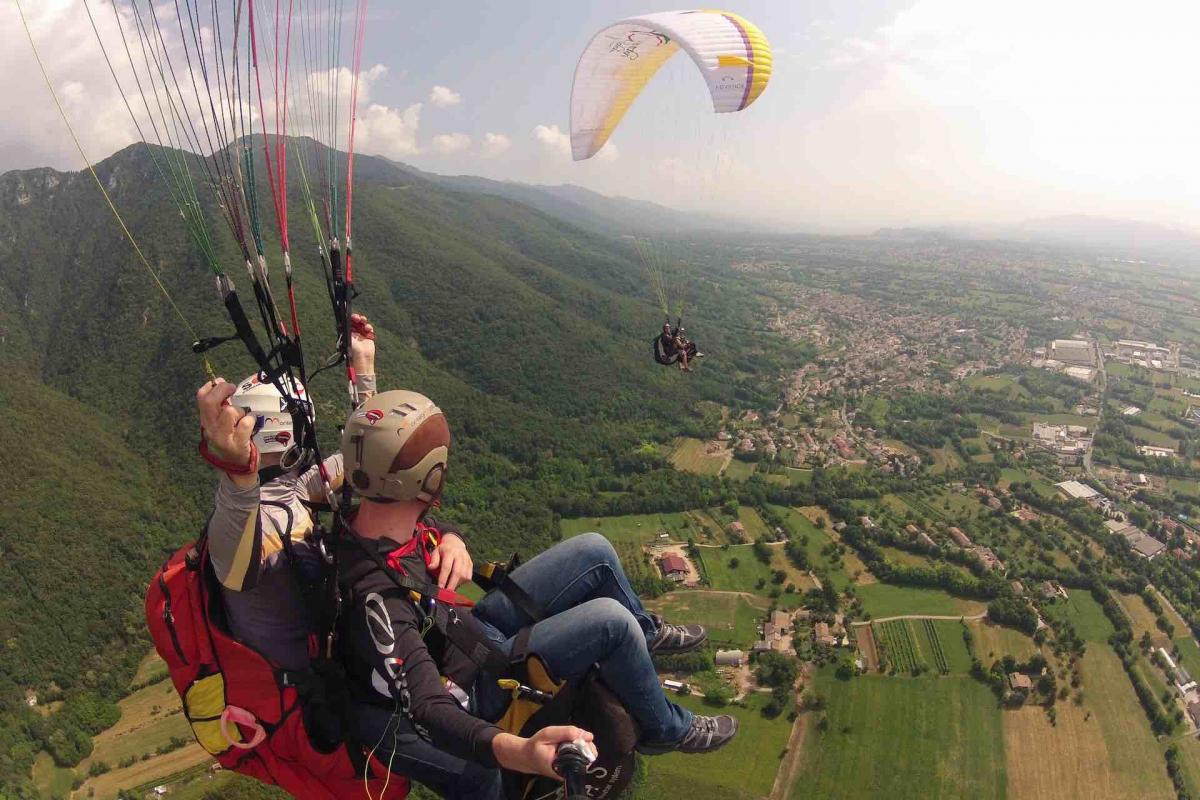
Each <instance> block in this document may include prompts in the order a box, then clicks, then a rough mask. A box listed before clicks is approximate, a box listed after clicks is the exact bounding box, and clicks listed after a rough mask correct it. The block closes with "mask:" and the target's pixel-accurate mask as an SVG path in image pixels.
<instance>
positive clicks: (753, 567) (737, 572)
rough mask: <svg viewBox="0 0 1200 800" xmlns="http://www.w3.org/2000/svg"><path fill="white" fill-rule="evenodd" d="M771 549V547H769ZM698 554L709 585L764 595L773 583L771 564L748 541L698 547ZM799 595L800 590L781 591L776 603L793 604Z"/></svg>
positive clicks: (714, 587)
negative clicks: (742, 543)
mask: <svg viewBox="0 0 1200 800" xmlns="http://www.w3.org/2000/svg"><path fill="white" fill-rule="evenodd" d="M776 547H778V545H776ZM774 549H775V548H774V547H773V548H772V550H774ZM700 557H701V559H702V560H703V561H704V572H705V574H706V575H708V579H709V582H710V583H711V584H712V588H713V589H717V590H720V591H726V592H749V593H751V594H758V595H761V596H762V597H763V598H766V596H767V593H768V592H769V591H770V590H771V588H772V587H774V586H775V584H774V583H772V582H771V572H772V566H769V565H767V564H764V563H762V562H761V561H759V560H758V559H757V558H755V556H754V549H753V547H752V546H751V545H731V546H730V547H729V548H728V549H722V548H719V547H701V548H700ZM735 558H736V559H737V562H738V565H737V566H736V567H731V566H730V562H731V561H732V560H733V559H735ZM760 580H761V581H763V582H764V585H763V588H761V589H759V588H758V585H757V584H758V581H760ZM780 588H782V587H780ZM801 599H802V595H801V594H786V593H785V594H781V595H780V596H779V603H780V604H781V605H785V606H797V605H799V604H800V601H801Z"/></svg>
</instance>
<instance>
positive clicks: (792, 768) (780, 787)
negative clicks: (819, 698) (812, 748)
mask: <svg viewBox="0 0 1200 800" xmlns="http://www.w3.org/2000/svg"><path fill="white" fill-rule="evenodd" d="M811 716H812V714H809V713H807V712H805V713H803V714H800V715H799V716H798V717H796V723H795V724H794V725H792V735H791V736H789V737H788V743H787V755H786V756H784V757H783V759H782V760H781V761H780V762H779V771H778V772H776V773H775V783H774V785H773V786H771V794H770V795H769V798H770V800H787V796H788V795H789V794H790V793H791V790H792V784H794V783H795V782H796V774H797V773H798V772H799V771H800V760H801V758H802V756H803V755H804V739H805V737H806V736H807V735H808V718H809V717H811Z"/></svg>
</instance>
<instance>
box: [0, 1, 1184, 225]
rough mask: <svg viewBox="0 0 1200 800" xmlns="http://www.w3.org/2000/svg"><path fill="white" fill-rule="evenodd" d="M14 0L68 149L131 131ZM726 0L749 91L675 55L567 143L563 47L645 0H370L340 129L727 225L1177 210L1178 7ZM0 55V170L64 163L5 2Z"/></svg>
mask: <svg viewBox="0 0 1200 800" xmlns="http://www.w3.org/2000/svg"><path fill="white" fill-rule="evenodd" d="M124 1H125V0H122V2H124ZM21 2H22V3H23V5H24V7H25V8H26V13H27V14H28V16H29V18H30V21H31V25H32V28H33V35H34V38H35V41H36V43H37V46H38V49H39V51H40V52H41V55H42V57H43V59H44V60H45V62H46V66H47V69H48V70H49V72H50V75H51V80H52V82H53V83H54V85H55V87H56V89H57V90H58V91H59V93H60V95H61V97H62V99H63V102H64V106H65V108H66V111H67V113H68V115H69V116H70V118H71V120H72V124H73V125H74V126H75V127H76V129H77V131H78V133H79V136H80V140H81V143H82V144H83V146H84V148H85V150H86V151H87V153H88V155H89V157H91V158H93V159H99V158H103V157H104V156H106V155H108V154H110V153H112V152H114V151H115V150H117V149H119V148H120V147H122V146H124V145H126V144H128V143H130V142H132V141H134V140H136V138H137V134H136V131H135V130H134V128H133V125H132V123H131V122H130V119H129V115H128V113H127V112H126V110H125V107H124V105H123V103H122V101H121V97H120V95H119V93H118V91H117V90H116V88H115V86H114V84H113V81H112V79H111V77H110V76H109V74H108V72H107V68H106V67H105V65H104V61H103V58H102V55H101V52H100V48H99V46H98V45H97V42H96V36H95V34H94V33H93V32H92V29H91V27H90V25H89V23H88V18H87V16H86V15H85V14H84V13H83V10H82V8H83V7H82V4H81V3H82V0H21ZM89 2H91V3H92V5H93V7H94V8H96V7H99V8H101V9H104V6H103V3H104V2H105V0H89ZM259 5H260V7H261V6H266V5H267V3H265V2H262V0H260V3H259ZM348 5H349V3H348ZM726 8H727V9H728V10H731V11H735V12H737V13H738V14H741V15H742V16H744V17H746V18H748V19H750V20H752V21H753V22H755V23H756V24H757V25H758V27H759V28H760V29H762V31H763V32H764V33H765V34H766V36H767V37H768V39H770V41H771V44H772V49H773V51H774V56H775V65H774V72H773V75H772V78H771V83H770V85H769V86H768V87H767V89H766V91H765V92H764V93H763V95H762V96H761V97H760V98H759V99H758V101H757V102H756V103H755V104H754V105H752V106H751V107H749V108H748V109H746V110H745V111H743V112H740V113H737V114H724V115H715V114H713V113H712V111H711V106H710V105H709V102H708V99H707V96H706V94H707V93H706V90H705V88H704V85H703V83H702V81H701V79H700V76H699V74H698V73H697V72H696V70H695V68H694V66H692V65H691V64H690V62H686V59H685V57H684V56H682V55H681V56H677V57H676V58H675V59H674V60H673V61H672V62H671V63H670V64H668V66H667V67H665V68H664V69H663V71H662V73H661V74H660V75H659V76H658V77H657V78H656V79H655V81H654V82H653V83H652V84H651V85H650V86H649V87H648V88H647V89H646V91H645V92H644V93H643V95H642V96H641V97H639V99H638V101H637V102H636V103H635V105H634V107H633V108H632V110H631V111H630V113H629V114H628V115H627V116H626V118H625V120H624V121H623V122H622V124H621V126H620V127H619V128H618V130H617V132H616V133H615V134H614V136H613V138H612V140H611V142H610V146H609V147H608V148H606V150H604V151H602V152H601V153H600V154H599V155H597V156H596V157H595V158H593V159H591V160H589V161H586V162H574V161H572V160H571V157H570V153H569V142H568V139H567V135H566V134H567V131H568V129H569V98H570V93H571V83H572V77H573V72H574V68H575V63H576V61H577V59H578V57H579V54H580V52H581V51H582V50H583V48H584V47H585V46H586V44H587V43H588V41H589V40H590V38H591V37H592V35H593V34H594V33H595V32H596V31H598V30H599V29H601V28H602V27H604V26H605V25H607V24H609V23H612V22H615V21H617V20H619V19H621V18H623V17H626V16H631V15H635V14H639V13H645V12H648V11H655V10H666V9H665V8H659V7H654V6H650V7H647V6H646V5H645V4H644V0H643V2H638V1H637V0H633V1H632V2H627V1H626V0H606V2H604V3H585V2H560V0H504V2H482V1H481V2H467V0H462V1H461V2H455V3H421V4H418V3H413V2H407V1H405V2H400V1H399V0H372V3H371V6H370V9H371V10H370V19H369V23H368V26H367V34H366V44H365V52H364V56H363V65H362V68H363V72H362V75H363V82H362V88H361V90H360V109H361V113H360V120H361V122H360V126H361V127H360V130H359V135H358V136H359V138H358V150H359V151H360V152H364V153H372V154H379V155H384V156H387V157H389V158H393V159H397V160H400V161H404V162H406V163H410V164H412V165H414V166H417V167H420V168H422V169H426V170H430V171H434V172H440V173H447V174H476V175H483V176H486V177H490V178H496V179H502V180H517V181H525V182H531V183H552V184H557V183H574V184H578V185H581V186H585V187H588V188H591V189H594V190H596V191H600V192H604V193H606V194H619V195H625V196H631V197H636V198H640V199H646V200H652V201H657V202H661V203H664V204H667V205H671V206H675V207H679V208H686V209H695V210H703V211H706V212H709V213H713V214H716V215H718V216H720V217H723V218H725V219H728V220H729V223H730V224H733V225H736V224H737V223H738V222H739V221H741V220H747V219H753V220H756V221H758V222H760V223H766V224H769V225H772V226H776V227H780V228H784V229H791V230H822V231H839V232H841V231H845V232H851V231H863V230H871V229H874V228H877V227H880V226H898V225H940V224H955V223H1011V222H1019V221H1021V220H1024V219H1030V218H1036V217H1044V216H1052V215H1058V214H1090V215H1098V216H1110V217H1119V218H1126V219H1137V220H1144V221H1150V222H1157V223H1160V224H1165V225H1170V226H1176V227H1188V228H1193V227H1195V228H1200V180H1198V178H1200V156H1198V155H1197V151H1198V144H1200V81H1198V80H1197V78H1196V76H1197V75H1200V63H1198V62H1200V48H1197V47H1196V45H1195V36H1196V33H1195V32H1196V31H1197V30H1200V4H1195V3H1189V2H1186V1H1185V0H1180V2H1172V3H1168V2H1161V1H1160V0H1142V2H1138V3H1129V2H1127V1H1124V0H1123V1H1122V2H1105V0H1089V2H1077V0H1054V2H1049V3H1048V2H1045V1H1044V0H1037V1H1036V2H1035V1H1030V0H1007V1H1006V2H1004V3H995V2H983V1H982V0H857V1H856V2H853V3H847V2H844V0H805V2H785V1H784V0H740V1H739V2H730V3H728V4H727V5H726ZM104 13H107V14H108V15H109V19H111V14H112V12H111V10H107V9H104ZM101 27H102V34H105V33H106V31H105V29H104V26H103V24H102V26H101ZM113 30H114V29H112V28H108V29H107V36H108V37H111V36H112V35H113ZM107 40H108V41H116V40H113V39H111V38H109V39H107ZM0 75H3V76H4V78H2V79H0V81H2V85H3V88H4V107H5V109H6V113H5V114H4V115H3V116H2V117H0V172H3V171H6V170H9V169H17V168H28V167H33V166H54V167H57V168H60V169H77V168H79V167H80V166H81V165H82V162H81V160H80V157H79V155H78V154H77V152H76V151H75V148H74V145H73V144H72V143H71V139H70V137H69V135H68V134H67V131H66V129H65V127H64V126H63V124H62V122H61V120H60V119H59V117H58V114H57V111H56V110H55V108H54V105H53V102H52V100H51V99H50V95H49V93H48V91H47V90H46V87H45V86H44V85H43V84H42V82H41V80H40V77H39V75H38V73H37V67H36V63H35V62H34V60H33V55H32V51H31V49H30V46H29V43H28V41H27V40H26V38H25V33H24V31H23V29H22V27H21V25H20V24H19V21H18V17H17V14H16V10H15V6H14V5H13V4H12V3H9V2H5V3H0Z"/></svg>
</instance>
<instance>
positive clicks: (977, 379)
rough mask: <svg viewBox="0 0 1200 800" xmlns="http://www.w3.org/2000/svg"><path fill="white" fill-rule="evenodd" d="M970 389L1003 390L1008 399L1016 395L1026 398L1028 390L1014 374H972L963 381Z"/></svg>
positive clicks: (1013, 398)
mask: <svg viewBox="0 0 1200 800" xmlns="http://www.w3.org/2000/svg"><path fill="white" fill-rule="evenodd" d="M963 383H965V384H966V385H967V386H970V387H971V388H972V389H987V390H988V391H992V392H1005V393H1006V394H1007V396H1008V398H1009V399H1010V400H1015V399H1016V398H1018V397H1021V398H1028V397H1029V396H1030V395H1029V390H1028V389H1026V388H1025V387H1024V386H1022V385H1021V384H1020V383H1019V382H1018V380H1017V377H1016V376H1015V375H972V376H971V377H969V378H967V379H966V380H965V381H963Z"/></svg>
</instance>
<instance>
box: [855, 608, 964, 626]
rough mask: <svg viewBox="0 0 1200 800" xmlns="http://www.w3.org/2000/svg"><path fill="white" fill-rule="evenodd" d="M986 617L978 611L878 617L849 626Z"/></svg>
mask: <svg viewBox="0 0 1200 800" xmlns="http://www.w3.org/2000/svg"><path fill="white" fill-rule="evenodd" d="M986 616H987V612H986V611H980V612H979V613H978V614H903V615H901V616H898V617H878V618H877V619H872V620H868V621H866V622H853V623H851V625H853V626H854V627H856V628H858V627H861V626H863V625H870V624H871V623H872V622H891V621H892V620H894V619H964V620H967V621H974V620H977V619H983V618H984V617H986Z"/></svg>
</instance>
